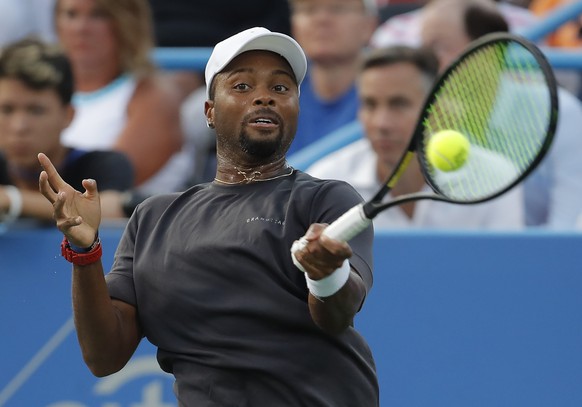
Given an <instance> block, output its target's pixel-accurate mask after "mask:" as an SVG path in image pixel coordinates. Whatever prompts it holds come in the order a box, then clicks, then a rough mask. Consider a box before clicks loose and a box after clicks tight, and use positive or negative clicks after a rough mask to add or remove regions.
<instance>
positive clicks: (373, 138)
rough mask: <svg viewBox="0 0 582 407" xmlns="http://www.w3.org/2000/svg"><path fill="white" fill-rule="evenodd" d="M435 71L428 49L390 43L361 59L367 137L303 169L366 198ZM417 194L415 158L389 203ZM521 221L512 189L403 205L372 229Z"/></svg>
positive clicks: (411, 125)
mask: <svg viewBox="0 0 582 407" xmlns="http://www.w3.org/2000/svg"><path fill="white" fill-rule="evenodd" d="M437 73H438V61H437V59H436V57H435V55H434V54H433V53H432V52H431V51H428V50H426V49H416V48H410V47H406V46H395V47H389V48H382V49H376V50H374V51H372V52H370V53H369V54H368V55H366V57H365V58H364V60H363V63H362V65H361V69H360V73H359V77H358V96H359V99H360V109H359V112H358V118H359V120H360V122H361V123H362V126H363V128H364V132H365V138H363V139H361V140H359V141H357V142H355V143H352V144H350V145H348V146H346V147H344V148H342V149H340V150H338V151H336V152H334V153H332V154H330V155H328V156H326V157H325V158H323V159H321V160H319V161H318V162H316V163H315V164H313V165H312V166H311V167H309V168H308V169H307V172H308V173H309V174H311V175H313V176H316V177H319V178H331V179H340V180H343V181H346V182H348V183H350V184H351V185H352V186H353V187H354V188H356V190H357V191H358V192H359V193H360V194H361V195H362V196H363V197H364V198H365V199H370V198H371V197H372V196H373V194H374V193H375V192H376V191H377V190H378V188H379V187H380V185H381V184H382V183H383V182H384V180H385V179H386V178H387V177H388V176H389V175H390V174H391V173H392V172H393V170H394V168H395V167H396V166H397V164H398V162H399V160H400V157H401V156H402V154H403V153H404V151H405V149H406V148H407V146H408V143H409V141H410V137H411V136H412V133H413V131H414V129H415V126H416V122H417V120H418V116H419V113H420V111H421V109H422V106H423V104H424V100H425V98H426V96H427V94H428V92H429V91H430V89H431V86H432V83H433V82H434V80H435V77H436V75H437ZM422 190H426V191H429V187H428V185H426V183H425V181H424V178H423V176H422V173H421V171H420V168H419V164H418V162H417V161H416V160H414V161H413V162H411V164H410V166H409V167H408V168H407V170H406V171H405V172H404V174H403V175H402V177H401V179H400V180H399V182H398V183H397V184H396V185H395V186H394V188H393V190H392V191H391V196H389V197H388V199H392V198H394V197H396V196H399V195H402V194H408V193H414V192H419V191H422ZM523 221H524V220H523V206H522V190H521V188H520V187H517V188H515V189H514V190H512V191H510V192H509V193H507V194H505V195H503V196H501V197H499V198H497V199H495V200H493V201H490V202H486V203H482V204H477V205H453V204H449V203H443V202H437V201H431V200H421V201H416V202H408V203H406V204H402V205H400V206H396V207H393V208H390V209H388V210H386V211H384V212H382V213H380V214H379V215H378V216H377V217H376V218H375V219H374V225H375V227H376V228H377V229H379V228H390V229H397V228H446V229H519V228H521V227H522V226H523Z"/></svg>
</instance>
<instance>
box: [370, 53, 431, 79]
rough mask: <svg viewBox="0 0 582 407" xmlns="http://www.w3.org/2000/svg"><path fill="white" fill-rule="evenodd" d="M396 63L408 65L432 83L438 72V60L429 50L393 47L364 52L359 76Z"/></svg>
mask: <svg viewBox="0 0 582 407" xmlns="http://www.w3.org/2000/svg"><path fill="white" fill-rule="evenodd" d="M397 63H409V64H412V65H414V66H415V67H416V68H418V70H419V71H421V72H422V73H423V74H424V75H425V76H426V77H427V79H429V81H430V82H434V80H435V79H436V77H437V75H438V72H439V62H438V58H437V57H436V55H435V54H434V52H433V51H432V50H431V49H430V48H426V47H419V48H416V47H409V46H406V45H393V46H389V47H384V48H375V49H371V50H369V51H367V52H365V53H364V54H363V55H362V58H361V60H360V68H359V72H360V74H361V73H362V72H364V71H366V70H368V69H370V68H377V67H382V66H387V65H393V64H397Z"/></svg>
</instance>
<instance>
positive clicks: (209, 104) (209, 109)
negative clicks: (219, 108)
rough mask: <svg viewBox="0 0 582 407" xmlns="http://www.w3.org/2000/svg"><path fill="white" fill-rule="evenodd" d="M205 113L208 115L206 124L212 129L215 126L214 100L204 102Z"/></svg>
mask: <svg viewBox="0 0 582 407" xmlns="http://www.w3.org/2000/svg"><path fill="white" fill-rule="evenodd" d="M204 115H205V116H206V125H207V126H208V127H210V128H211V129H213V128H214V100H207V101H206V102H204Z"/></svg>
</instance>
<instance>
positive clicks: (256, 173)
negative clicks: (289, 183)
mask: <svg viewBox="0 0 582 407" xmlns="http://www.w3.org/2000/svg"><path fill="white" fill-rule="evenodd" d="M234 169H235V170H236V172H237V174H239V175H242V176H243V179H241V180H240V181H236V182H228V181H222V180H219V179H218V178H214V181H216V182H218V183H220V184H225V185H238V184H250V183H251V182H265V181H271V180H274V179H277V178H283V177H288V176H290V175H291V174H293V168H291V167H289V170H290V171H289V172H287V173H285V174H280V175H276V176H274V177H270V178H257V177H259V176H261V175H262V173H261V172H260V171H253V172H252V173H251V174H250V175H247V173H246V172H245V171H241V170H239V169H238V168H236V167H234Z"/></svg>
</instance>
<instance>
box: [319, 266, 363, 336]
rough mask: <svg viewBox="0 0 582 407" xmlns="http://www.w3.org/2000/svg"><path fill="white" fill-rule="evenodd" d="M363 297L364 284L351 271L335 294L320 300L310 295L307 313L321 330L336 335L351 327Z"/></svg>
mask: <svg viewBox="0 0 582 407" xmlns="http://www.w3.org/2000/svg"><path fill="white" fill-rule="evenodd" d="M365 296H366V288H365V286H364V283H363V281H362V279H361V278H360V276H359V275H358V274H357V273H355V272H354V271H353V270H352V271H351V272H350V276H349V278H348V280H347V282H346V283H345V285H344V286H343V287H342V288H341V289H340V290H339V291H337V292H336V293H335V294H333V295H331V296H329V297H323V298H322V297H318V296H315V295H313V294H312V293H310V294H309V300H308V301H309V312H310V313H311V317H312V318H313V321H314V322H315V323H316V324H317V326H319V327H320V328H321V329H322V330H324V331H326V332H328V333H331V334H338V333H341V332H343V331H344V330H345V329H346V328H348V327H349V326H350V325H352V322H353V319H354V316H355V315H356V313H357V312H358V310H359V309H360V306H361V304H362V302H363V301H364V297H365Z"/></svg>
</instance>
